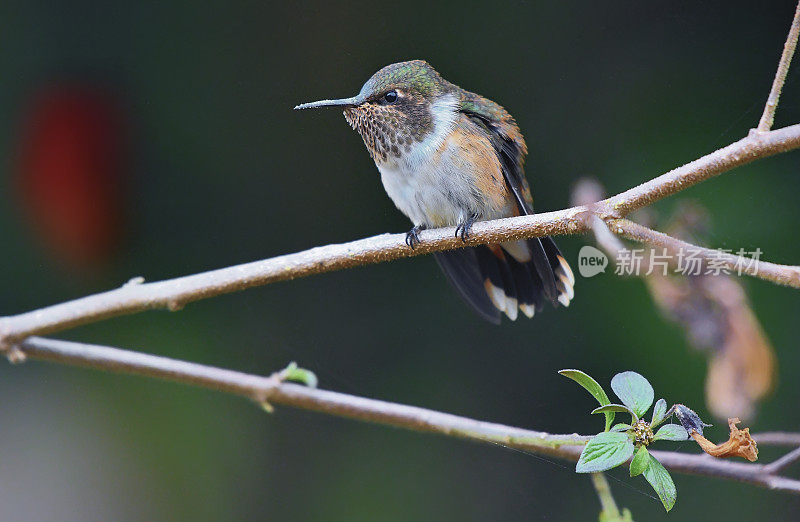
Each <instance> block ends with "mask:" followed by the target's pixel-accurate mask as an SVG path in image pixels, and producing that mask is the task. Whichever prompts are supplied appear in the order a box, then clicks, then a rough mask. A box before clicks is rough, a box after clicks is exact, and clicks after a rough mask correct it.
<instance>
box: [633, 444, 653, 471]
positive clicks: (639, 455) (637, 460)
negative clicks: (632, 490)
mask: <svg viewBox="0 0 800 522" xmlns="http://www.w3.org/2000/svg"><path fill="white" fill-rule="evenodd" d="M649 462H650V453H648V452H647V448H646V447H645V446H639V449H637V450H636V453H634V454H633V460H631V477H636V476H639V475H641V474H642V473H644V470H645V469H646V468H647V464H648V463H649Z"/></svg>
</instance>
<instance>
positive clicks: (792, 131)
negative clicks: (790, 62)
mask: <svg viewBox="0 0 800 522" xmlns="http://www.w3.org/2000/svg"><path fill="white" fill-rule="evenodd" d="M799 147H800V125H792V126H791V127H785V128H783V129H778V130H774V131H769V132H765V133H751V134H750V135H749V136H747V137H745V138H743V139H741V140H739V141H737V142H736V143H733V144H731V145H728V146H727V147H724V148H722V149H719V150H717V151H716V152H713V153H711V154H709V155H707V156H703V157H702V158H700V159H697V160H695V161H692V162H691V163H687V164H686V165H684V166H682V167H679V168H677V169H674V170H672V171H670V172H667V173H666V174H663V175H661V176H659V177H657V178H655V179H652V180H650V181H648V182H646V183H643V184H641V185H639V186H637V187H634V188H632V189H630V190H626V191H625V192H622V193H620V194H617V195H616V196H612V197H610V198H608V199H606V200H603V201H600V202H598V203H597V204H596V205H595V206H593V207H592V208H593V210H592V211H593V212H595V213H596V214H597V215H598V216H599V217H600V218H602V219H603V220H606V221H609V220H614V219H617V218H622V217H624V216H626V215H627V214H628V213H630V212H632V211H633V210H636V209H638V208H641V207H643V206H646V205H649V204H651V203H653V202H655V201H657V200H659V199H661V198H664V197H667V196H670V195H672V194H675V193H676V192H680V191H682V190H685V189H686V188H688V187H690V186H692V185H695V184H697V183H699V182H701V181H703V180H706V179H709V178H711V177H714V176H717V175H719V174H721V173H723V172H727V171H729V170H731V169H733V168H735V167H738V166H741V165H744V164H746V163H750V162H752V161H754V160H756V159H760V158H765V157H767V156H771V155H774V154H778V153H781V152H786V151H788V150H793V149H796V148H799ZM587 213H590V210H589V209H588V208H587V207H584V206H578V207H572V208H568V209H564V210H559V211H556V212H547V213H543V214H536V215H532V216H521V217H514V218H506V219H498V220H494V221H485V222H479V223H476V224H475V226H474V227H473V229H472V234H471V237H470V239H468V240H467V242H466V244H467V245H479V244H485V243H498V242H503V241H509V240H516V239H524V238H531V237H541V236H545V235H565V234H579V233H584V232H587V231H588V230H589V228H590V227H589V225H588V224H587V222H586V219H584V218H585V216H586V214H587ZM619 223H622V222H619ZM619 223H618V225H619ZM623 225H624V223H623ZM623 228H624V229H628V228H629V227H627V225H625V226H624V227H623ZM612 230H613V229H612ZM629 231H630V230H629ZM631 234H633V233H632V232H631ZM420 239H421V240H422V243H421V244H420V245H418V246H417V247H416V249H414V250H412V249H410V248H408V246H407V245H406V244H405V236H404V235H403V234H383V235H380V236H374V237H370V238H367V239H361V240H358V241H352V242H350V243H344V244H339V245H328V246H324V247H317V248H312V249H310V250H306V251H303V252H298V253H295V254H287V255H284V256H279V257H274V258H271V259H266V260H263V261H256V262H252V263H246V264H242V265H236V266H232V267H228V268H221V269H218V270H212V271H209V272H203V273H200V274H194V275H190V276H184V277H179V278H176V279H170V280H166V281H160V282H155V283H139V282H136V281H133V280H132V282H131V283H129V284H127V285H125V286H123V287H121V288H118V289H115V290H110V291H108V292H104V293H100V294H95V295H91V296H88V297H83V298H80V299H76V300H74V301H68V302H65V303H61V304H57V305H53V306H49V307H46V308H42V309H39V310H35V311H32V312H27V313H22V314H19V315H15V316H9V317H0V350H3V349H4V350H8V349H9V348H10V347H11V346H13V345H14V344H15V343H17V342H19V341H21V340H23V339H25V338H26V337H29V336H31V335H41V334H48V333H53V332H58V331H62V330H65V329H68V328H72V327H75V326H79V325H82V324H86V323H90V322H96V321H100V320H103V319H108V318H110V317H116V316H120V315H126V314H132V313H137V312H142V311H145V310H153V309H163V308H166V309H168V310H179V309H180V308H181V307H183V306H184V305H185V304H187V303H190V302H193V301H197V300H200V299H207V298H210V297H214V296H218V295H222V294H227V293H231V292H237V291H241V290H244V289H247V288H252V287H255V286H261V285H267V284H270V283H275V282H278V281H285V280H289V279H296V278H299V277H306V276H309V275H313V274H320V273H324V272H331V271H335V270H343V269H345V268H351V267H355V266H361V265H367V264H371V263H381V262H386V261H391V260H394V259H399V258H403V257H411V256H416V255H421V254H427V253H430V252H436V251H440V250H447V249H452V248H458V247H463V246H464V243H462V242H461V240H460V239H458V238H456V237H454V229H452V228H443V229H436V230H428V231H425V232H422V233H421V234H420ZM762 265H763V263H762ZM778 266H779V265H778ZM760 273H761V272H760V271H759V274H760ZM770 280H773V279H770ZM774 280H779V281H780V282H781V284H787V285H790V286H800V285H797V284H796V282H795V279H794V277H793V276H786V277H783V276H778V275H776V276H775V278H774Z"/></svg>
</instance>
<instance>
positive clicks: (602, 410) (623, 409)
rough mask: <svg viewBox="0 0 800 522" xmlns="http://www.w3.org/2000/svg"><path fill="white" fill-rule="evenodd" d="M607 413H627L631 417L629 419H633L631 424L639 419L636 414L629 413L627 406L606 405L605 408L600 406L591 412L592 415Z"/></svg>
mask: <svg viewBox="0 0 800 522" xmlns="http://www.w3.org/2000/svg"><path fill="white" fill-rule="evenodd" d="M609 411H613V412H616V413H628V414H630V415H631V417H633V422H636V421H638V420H639V417H637V416H636V414H635V413H633V411H631V409H630V408H628V407H627V406H624V405H622V404H606V405H605V406H600V407H598V408H595V409H593V410H592V414H595V413H608V412H609Z"/></svg>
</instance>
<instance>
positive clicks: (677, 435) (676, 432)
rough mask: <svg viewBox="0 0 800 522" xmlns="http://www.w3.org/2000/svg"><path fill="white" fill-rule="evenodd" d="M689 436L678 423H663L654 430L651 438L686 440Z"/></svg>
mask: <svg viewBox="0 0 800 522" xmlns="http://www.w3.org/2000/svg"><path fill="white" fill-rule="evenodd" d="M688 438H689V432H687V431H686V428H684V427H683V426H681V425H680V424H665V425H663V426H661V429H660V430H658V431H657V432H656V435H655V437H653V440H678V441H680V440H686V439H688Z"/></svg>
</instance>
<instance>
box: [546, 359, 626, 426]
mask: <svg viewBox="0 0 800 522" xmlns="http://www.w3.org/2000/svg"><path fill="white" fill-rule="evenodd" d="M558 373H559V374H561V375H563V376H564V377H567V378H568V379H572V380H573V381H575V382H577V383H578V384H580V385H581V386H583V388H584V389H585V390H586V391H588V392H589V393H591V394H592V397H594V398H595V399H597V402H599V403H600V405H601V406H605V405H606V404H611V401H610V400H608V395H606V392H605V390H604V389H603V387H602V386H600V384H599V383H598V382H597V381H595V380H594V379H592V378H591V377H590V376H589V375H588V374H586V373H583V372H582V371H580V370H561V371H560V372H558ZM613 422H614V412H607V413H606V431H608V429H609V428H610V427H611V424H612V423H613Z"/></svg>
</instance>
